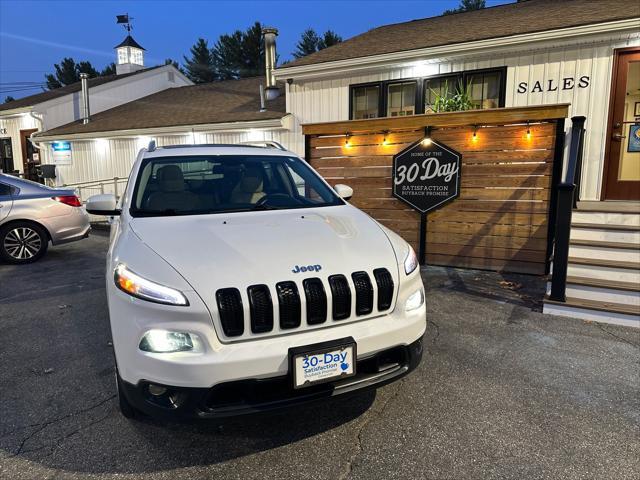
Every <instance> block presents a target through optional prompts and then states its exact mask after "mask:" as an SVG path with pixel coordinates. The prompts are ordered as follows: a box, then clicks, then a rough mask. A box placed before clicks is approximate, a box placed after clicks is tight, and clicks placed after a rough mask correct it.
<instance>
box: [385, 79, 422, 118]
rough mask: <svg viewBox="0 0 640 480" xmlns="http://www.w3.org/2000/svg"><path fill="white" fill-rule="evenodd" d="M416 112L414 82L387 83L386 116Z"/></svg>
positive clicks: (400, 115)
mask: <svg viewBox="0 0 640 480" xmlns="http://www.w3.org/2000/svg"><path fill="white" fill-rule="evenodd" d="M415 113H416V82H403V83H392V84H389V85H387V117H402V116H405V115H414V114H415Z"/></svg>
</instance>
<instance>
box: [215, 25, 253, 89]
mask: <svg viewBox="0 0 640 480" xmlns="http://www.w3.org/2000/svg"><path fill="white" fill-rule="evenodd" d="M211 54H212V56H213V63H214V67H215V70H216V73H217V76H218V79H220V80H230V79H234V78H246V77H255V76H257V75H262V74H263V73H264V68H265V67H264V42H263V40H262V25H260V22H255V23H254V24H253V25H252V26H251V27H249V28H248V29H247V30H245V31H244V32H242V31H240V30H236V31H235V32H233V33H231V34H226V35H220V38H219V39H218V41H217V42H216V44H215V46H214V47H213V49H212V50H211Z"/></svg>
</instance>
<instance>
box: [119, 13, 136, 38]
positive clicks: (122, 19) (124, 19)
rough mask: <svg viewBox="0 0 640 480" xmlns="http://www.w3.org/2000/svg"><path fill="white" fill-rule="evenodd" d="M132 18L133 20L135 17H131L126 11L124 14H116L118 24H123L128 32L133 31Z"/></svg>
mask: <svg viewBox="0 0 640 480" xmlns="http://www.w3.org/2000/svg"><path fill="white" fill-rule="evenodd" d="M131 20H133V17H130V16H129V14H128V13H125V14H124V15H116V23H117V24H118V25H122V26H123V27H124V29H125V30H126V31H127V33H131V30H133V27H132V26H131Z"/></svg>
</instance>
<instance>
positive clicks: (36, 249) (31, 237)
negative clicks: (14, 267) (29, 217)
mask: <svg viewBox="0 0 640 480" xmlns="http://www.w3.org/2000/svg"><path fill="white" fill-rule="evenodd" d="M48 247H49V235H47V231H46V230H45V229H44V228H43V227H41V226H40V225H37V224H35V223H30V222H15V223H11V224H9V225H5V226H3V227H0V259H2V260H3V261H5V262H7V263H13V264H18V265H19V264H24V263H32V262H35V261H37V260H39V259H41V258H42V257H43V256H44V254H45V253H47V248H48Z"/></svg>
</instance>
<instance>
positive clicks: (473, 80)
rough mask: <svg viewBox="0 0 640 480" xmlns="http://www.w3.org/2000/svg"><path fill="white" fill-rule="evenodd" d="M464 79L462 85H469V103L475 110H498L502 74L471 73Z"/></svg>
mask: <svg viewBox="0 0 640 480" xmlns="http://www.w3.org/2000/svg"><path fill="white" fill-rule="evenodd" d="M465 77H466V78H465V83H464V84H465V85H470V90H471V101H472V102H473V105H474V107H475V108H476V109H484V108H498V107H499V106H500V86H501V84H502V72H500V71H487V72H478V73H473V72H471V73H468V74H466V75H465Z"/></svg>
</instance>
